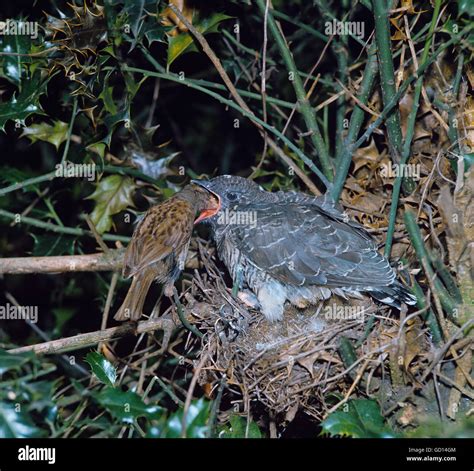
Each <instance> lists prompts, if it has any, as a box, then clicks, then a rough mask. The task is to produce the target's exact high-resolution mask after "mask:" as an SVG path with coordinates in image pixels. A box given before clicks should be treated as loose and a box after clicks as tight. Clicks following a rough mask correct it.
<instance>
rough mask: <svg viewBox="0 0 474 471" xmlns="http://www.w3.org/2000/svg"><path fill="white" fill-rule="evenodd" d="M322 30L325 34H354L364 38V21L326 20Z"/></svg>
mask: <svg viewBox="0 0 474 471" xmlns="http://www.w3.org/2000/svg"><path fill="white" fill-rule="evenodd" d="M324 32H325V34H326V35H327V36H349V35H351V36H356V37H358V38H359V39H364V35H365V23H364V22H363V21H338V20H336V19H333V20H332V21H326V23H324Z"/></svg>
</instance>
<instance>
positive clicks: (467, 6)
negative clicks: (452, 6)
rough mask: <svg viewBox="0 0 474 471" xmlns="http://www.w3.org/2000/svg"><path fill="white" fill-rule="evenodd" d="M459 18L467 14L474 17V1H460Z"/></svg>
mask: <svg viewBox="0 0 474 471" xmlns="http://www.w3.org/2000/svg"><path fill="white" fill-rule="evenodd" d="M458 12H459V16H461V15H463V14H464V13H467V14H468V15H469V16H474V0H458Z"/></svg>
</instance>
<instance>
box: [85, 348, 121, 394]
mask: <svg viewBox="0 0 474 471" xmlns="http://www.w3.org/2000/svg"><path fill="white" fill-rule="evenodd" d="M85 360H86V362H87V363H89V365H90V367H91V370H92V373H94V374H95V376H96V377H97V379H98V380H99V381H101V382H102V383H104V384H105V385H107V386H112V387H114V386H115V381H116V380H117V371H116V369H115V367H114V365H112V363H110V361H109V360H107V358H105V357H104V356H103V355H101V354H100V353H98V352H90V353H88V354H87V355H86V358H85Z"/></svg>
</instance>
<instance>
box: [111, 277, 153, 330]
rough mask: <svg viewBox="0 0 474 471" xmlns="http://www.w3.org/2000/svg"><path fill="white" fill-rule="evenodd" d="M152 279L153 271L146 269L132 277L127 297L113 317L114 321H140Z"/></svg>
mask: <svg viewBox="0 0 474 471" xmlns="http://www.w3.org/2000/svg"><path fill="white" fill-rule="evenodd" d="M154 279H155V275H154V273H153V270H146V269H145V270H142V271H141V272H140V273H137V274H136V275H135V276H134V277H133V281H132V284H131V286H130V288H129V290H128V293H127V296H126V297H125V300H124V302H123V303H122V305H121V306H120V308H119V310H118V311H117V314H115V316H114V319H115V320H116V321H130V320H131V321H136V320H138V319H140V317H141V315H142V313H143V305H144V304H145V299H146V295H147V294H148V290H149V289H150V285H151V283H152V282H153V280H154Z"/></svg>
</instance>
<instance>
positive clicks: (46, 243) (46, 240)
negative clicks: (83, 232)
mask: <svg viewBox="0 0 474 471" xmlns="http://www.w3.org/2000/svg"><path fill="white" fill-rule="evenodd" d="M30 235H31V237H33V239H34V241H35V245H34V246H33V252H32V255H33V256H35V257H51V256H53V255H71V254H72V253H73V247H74V239H73V238H72V237H70V236H67V235H65V234H59V235H58V234H41V235H39V234H33V233H31V234H30Z"/></svg>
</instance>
